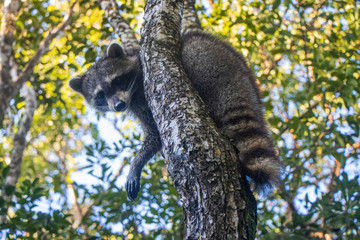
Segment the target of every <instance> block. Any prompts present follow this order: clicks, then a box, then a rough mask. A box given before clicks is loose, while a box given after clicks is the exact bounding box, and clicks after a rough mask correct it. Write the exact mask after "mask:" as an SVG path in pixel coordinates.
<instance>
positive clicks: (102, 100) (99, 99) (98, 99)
mask: <svg viewBox="0 0 360 240" xmlns="http://www.w3.org/2000/svg"><path fill="white" fill-rule="evenodd" d="M95 105H96V106H106V105H107V101H106V97H105V93H104V92H103V91H100V92H98V93H97V94H96V96H95Z"/></svg>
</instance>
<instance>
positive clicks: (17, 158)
mask: <svg viewBox="0 0 360 240" xmlns="http://www.w3.org/2000/svg"><path fill="white" fill-rule="evenodd" d="M22 95H23V96H24V98H25V101H26V108H25V111H24V114H23V116H22V118H21V120H20V123H19V130H18V131H17V133H16V135H15V137H14V142H13V145H14V147H13V149H12V153H11V162H10V172H9V174H8V176H7V177H6V179H5V184H6V185H7V186H15V185H16V183H17V181H18V179H19V176H20V171H21V163H22V158H23V153H24V150H25V146H26V135H27V133H28V132H29V129H30V127H31V123H32V121H33V116H34V112H35V110H36V95H35V91H34V90H33V89H32V88H30V87H28V86H27V85H24V86H23V88H22ZM2 197H3V198H4V200H5V201H6V202H8V201H10V200H11V198H12V195H7V194H6V193H5V191H3V193H2ZM5 220H6V215H2V216H0V224H2V223H3V222H4V221H5Z"/></svg>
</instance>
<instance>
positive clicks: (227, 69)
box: [69, 31, 281, 200]
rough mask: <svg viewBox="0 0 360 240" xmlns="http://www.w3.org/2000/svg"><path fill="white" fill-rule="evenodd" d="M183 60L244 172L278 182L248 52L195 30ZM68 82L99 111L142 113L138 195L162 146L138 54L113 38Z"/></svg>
mask: <svg viewBox="0 0 360 240" xmlns="http://www.w3.org/2000/svg"><path fill="white" fill-rule="evenodd" d="M181 60H182V64H183V67H184V69H185V71H186V73H187V75H188V77H189V78H190V80H191V81H192V83H193V84H194V87H195V89H196V90H197V91H198V93H199V95H200V96H201V98H202V99H203V100H204V102H205V104H206V105H207V106H208V108H209V110H210V114H211V117H212V118H213V119H214V121H215V123H216V125H217V126H218V127H219V129H221V130H222V131H224V132H225V133H226V134H227V136H228V137H229V139H230V140H231V141H232V142H233V144H234V145H235V146H236V147H237V150H238V152H239V158H240V160H241V162H242V166H243V168H244V170H245V173H246V174H247V175H248V176H249V177H251V178H252V179H253V181H254V183H255V184H256V187H257V190H263V189H264V188H267V187H271V186H274V185H276V184H277V183H278V182H279V181H280V171H281V166H280V161H279V159H278V157H277V156H276V152H275V150H274V145H273V142H272V140H271V138H270V137H269V136H268V129H267V127H266V123H265V120H264V118H263V110H262V108H263V107H262V103H261V98H260V93H259V88H258V86H257V84H256V81H255V79H254V77H253V74H252V73H251V71H250V70H249V68H248V66H247V64H246V61H245V60H244V58H243V57H242V56H241V55H240V54H239V53H238V52H236V51H235V50H234V49H233V48H232V47H231V46H230V45H228V44H226V43H224V42H222V41H219V40H217V39H216V38H215V37H213V36H211V35H209V34H206V33H203V32H201V31H196V32H191V33H188V34H185V35H184V36H183V41H182V47H181ZM129 73H131V74H129ZM117 76H120V77H121V78H120V79H121V81H126V82H127V85H128V86H127V88H126V90H125V91H120V89H119V88H118V87H117V85H116V84H114V82H115V81H113V80H114V78H115V77H117ZM118 80H119V79H118ZM69 86H70V87H72V88H73V89H74V90H75V91H77V92H79V93H80V94H82V95H83V96H84V98H85V99H86V101H87V102H88V103H89V104H90V105H91V106H93V107H95V108H96V109H98V110H100V111H110V110H112V111H117V110H119V109H121V110H125V109H128V110H129V111H130V112H131V113H133V114H134V115H135V116H136V117H137V118H139V120H140V122H141V124H142V126H143V129H144V132H145V141H144V143H143V145H142V148H141V150H140V151H139V153H138V154H137V156H136V157H135V159H134V160H133V161H132V164H131V167H130V172H129V175H128V178H127V182H126V191H127V192H128V196H129V198H130V199H131V200H134V199H135V198H136V197H137V195H138V192H139V190H140V173H141V170H142V168H143V167H144V165H145V164H146V163H147V161H148V160H149V159H150V158H151V157H152V156H153V155H155V154H156V153H157V152H158V151H160V149H161V141H160V136H159V132H158V130H157V127H156V124H155V122H154V119H153V117H152V114H151V111H150V109H149V107H148V104H147V102H146V100H145V97H144V89H143V76H142V72H141V66H140V63H139V59H138V58H134V57H128V56H126V55H125V54H123V51H122V49H121V47H120V45H117V44H111V45H110V46H109V49H108V51H107V56H106V57H104V58H102V59H100V60H99V61H98V62H96V63H95V64H94V65H92V66H91V67H90V68H89V70H88V71H87V72H86V73H85V74H84V75H83V76H81V77H76V78H73V79H71V80H70V82H69ZM79 86H81V87H79ZM122 88H124V87H122ZM99 90H100V91H103V92H104V95H105V98H106V101H105V102H106V104H105V106H97V105H96V104H95V103H99V102H100V103H103V102H102V101H99V95H97V94H98V93H99ZM100 95H101V94H100ZM96 98H97V100H95V99H96ZM100 99H101V98H100ZM116 104H117V105H116ZM125 105H126V106H125ZM116 106H118V108H116ZM124 106H125V108H123V107H124Z"/></svg>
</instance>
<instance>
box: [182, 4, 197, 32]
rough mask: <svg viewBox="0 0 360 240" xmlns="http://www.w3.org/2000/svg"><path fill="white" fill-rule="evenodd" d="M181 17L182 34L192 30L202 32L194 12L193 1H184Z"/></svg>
mask: <svg viewBox="0 0 360 240" xmlns="http://www.w3.org/2000/svg"><path fill="white" fill-rule="evenodd" d="M182 16H183V18H182V23H181V32H182V33H186V32H189V31H194V30H202V28H201V23H200V20H199V18H198V16H197V14H196V10H195V0H184V9H183V15H182Z"/></svg>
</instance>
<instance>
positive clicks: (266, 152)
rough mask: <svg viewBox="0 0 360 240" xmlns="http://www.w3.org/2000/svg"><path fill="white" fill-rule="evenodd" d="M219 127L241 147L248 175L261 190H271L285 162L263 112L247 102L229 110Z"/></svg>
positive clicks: (241, 156) (243, 162) (259, 190)
mask: <svg viewBox="0 0 360 240" xmlns="http://www.w3.org/2000/svg"><path fill="white" fill-rule="evenodd" d="M219 127H220V128H221V129H222V130H223V131H225V132H226V134H227V135H228V136H229V137H230V139H231V140H232V142H233V143H234V144H235V145H236V147H237V149H238V151H239V157H240V160H241V162H242V166H243V168H244V170H245V173H246V175H247V176H249V177H250V178H251V179H252V180H253V182H254V183H255V189H256V191H258V192H264V191H265V192H267V191H268V190H270V189H272V188H273V187H275V186H277V185H278V184H279V183H280V180H281V177H280V176H281V169H282V167H281V163H280V160H279V157H278V156H277V153H276V151H275V148H274V144H273V141H272V139H271V138H270V136H269V135H268V131H267V128H266V126H265V123H264V120H263V118H262V113H261V112H260V113H256V112H255V111H254V110H253V109H252V108H250V107H249V106H247V105H239V106H236V107H232V108H229V109H227V110H226V111H225V113H224V116H223V118H222V121H221V123H219Z"/></svg>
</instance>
